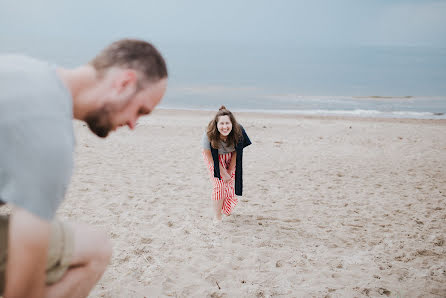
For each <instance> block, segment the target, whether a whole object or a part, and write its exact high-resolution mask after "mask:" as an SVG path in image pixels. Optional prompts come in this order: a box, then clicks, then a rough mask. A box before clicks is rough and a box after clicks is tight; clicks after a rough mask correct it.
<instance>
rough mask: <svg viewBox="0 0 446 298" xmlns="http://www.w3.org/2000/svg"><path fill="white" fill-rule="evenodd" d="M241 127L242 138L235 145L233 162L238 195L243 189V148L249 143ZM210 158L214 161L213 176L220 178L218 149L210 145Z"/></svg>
mask: <svg viewBox="0 0 446 298" xmlns="http://www.w3.org/2000/svg"><path fill="white" fill-rule="evenodd" d="M240 128H241V129H242V138H241V139H240V140H239V142H238V143H237V145H236V146H235V151H236V152H237V160H236V162H235V194H236V195H238V196H241V195H242V191H243V176H242V175H243V169H242V159H243V148H245V147H246V146H249V145H251V140H250V139H249V137H248V135H247V134H246V131H245V129H244V128H243V126H241V125H240ZM211 154H212V159H213V161H214V177H216V178H218V179H220V180H221V177H220V163H219V161H218V149H215V148H212V146H211Z"/></svg>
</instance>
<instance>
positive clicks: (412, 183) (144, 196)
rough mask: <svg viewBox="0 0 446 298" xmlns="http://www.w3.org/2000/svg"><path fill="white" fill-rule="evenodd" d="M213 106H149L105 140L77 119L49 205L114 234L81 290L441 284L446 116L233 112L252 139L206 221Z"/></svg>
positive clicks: (438, 293)
mask: <svg viewBox="0 0 446 298" xmlns="http://www.w3.org/2000/svg"><path fill="white" fill-rule="evenodd" d="M229 108H230V107H229ZM213 115H214V112H203V111H201V112H200V111H175V110H157V111H155V112H154V113H153V114H152V115H150V116H148V117H146V118H144V119H141V120H140V122H139V124H138V126H137V127H136V129H135V131H133V132H131V131H130V130H128V129H127V128H124V129H121V130H119V131H117V132H115V133H113V134H112V135H111V136H110V137H109V138H107V139H100V138H97V137H95V136H94V135H93V134H91V133H90V132H89V130H88V128H87V127H85V125H84V124H82V123H81V122H75V123H74V126H75V133H76V138H77V146H76V153H75V171H74V173H73V179H72V184H71V186H70V188H69V191H68V194H67V198H66V200H65V202H64V203H63V205H62V206H61V208H60V209H59V212H58V216H59V217H60V218H62V219H63V220H68V221H81V222H85V223H88V224H91V225H94V226H95V227H97V228H98V229H102V230H105V231H106V232H107V233H108V235H109V237H110V238H111V240H112V242H113V247H114V254H113V258H112V262H111V264H110V266H109V268H108V269H107V271H106V273H105V274H104V276H103V278H102V279H101V281H100V282H99V283H98V285H97V286H96V287H95V289H94V290H93V292H92V293H91V295H90V297H166V296H167V297H387V296H389V297H446V243H445V242H446V204H445V202H446V121H443V120H397V119H393V120H392V119H381V120H377V119H359V118H336V117H333V118H321V117H302V116H293V115H269V114H255V113H235V115H236V117H237V119H238V121H239V122H240V123H241V124H242V125H243V126H244V127H245V129H246V131H247V133H248V135H249V136H250V138H251V141H252V142H253V145H251V146H249V147H247V148H246V150H245V151H244V169H243V170H244V194H243V197H240V198H239V204H238V206H237V207H236V208H235V211H234V213H233V214H232V215H231V216H230V217H225V218H224V219H223V222H222V224H221V225H220V226H217V227H216V226H214V225H213V224H212V220H211V200H210V195H211V183H210V180H209V177H208V172H207V169H206V166H205V164H204V162H203V159H202V155H201V143H200V141H201V137H202V133H203V131H204V129H205V126H206V125H207V123H208V122H209V120H210V119H211V118H212V116H213Z"/></svg>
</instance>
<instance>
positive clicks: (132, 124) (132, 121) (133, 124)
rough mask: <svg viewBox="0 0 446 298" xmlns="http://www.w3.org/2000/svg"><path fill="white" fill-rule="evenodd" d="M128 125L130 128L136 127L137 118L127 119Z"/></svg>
mask: <svg viewBox="0 0 446 298" xmlns="http://www.w3.org/2000/svg"><path fill="white" fill-rule="evenodd" d="M127 126H128V127H129V128H130V129H132V130H133V129H134V128H135V126H136V119H132V120H129V121H127Z"/></svg>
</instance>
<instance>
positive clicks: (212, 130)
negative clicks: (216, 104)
mask: <svg viewBox="0 0 446 298" xmlns="http://www.w3.org/2000/svg"><path fill="white" fill-rule="evenodd" d="M220 116H229V119H230V120H231V123H232V130H231V132H230V133H229V135H228V137H227V139H226V143H227V144H228V146H234V147H235V146H236V145H237V143H238V142H239V141H240V139H241V138H242V137H243V136H242V130H241V128H240V125H239V124H238V123H237V120H235V117H234V115H233V114H232V113H231V111H229V110H228V109H226V107H225V106H221V107H220V109H218V112H217V114H216V115H215V117H214V119H212V120H211V122H209V124H208V128H207V136H208V138H209V141H210V142H211V146H212V148H215V149H218V147H219V144H220V132H219V131H218V128H217V123H218V119H219V117H220Z"/></svg>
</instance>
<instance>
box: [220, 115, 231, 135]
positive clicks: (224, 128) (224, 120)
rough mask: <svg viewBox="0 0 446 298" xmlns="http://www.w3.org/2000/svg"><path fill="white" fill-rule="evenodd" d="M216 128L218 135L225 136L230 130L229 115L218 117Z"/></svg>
mask: <svg viewBox="0 0 446 298" xmlns="http://www.w3.org/2000/svg"><path fill="white" fill-rule="evenodd" d="M217 129H218V132H219V133H220V135H222V136H224V137H226V136H228V135H229V133H230V132H231V130H232V122H231V119H230V118H229V116H220V117H218V122H217Z"/></svg>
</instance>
